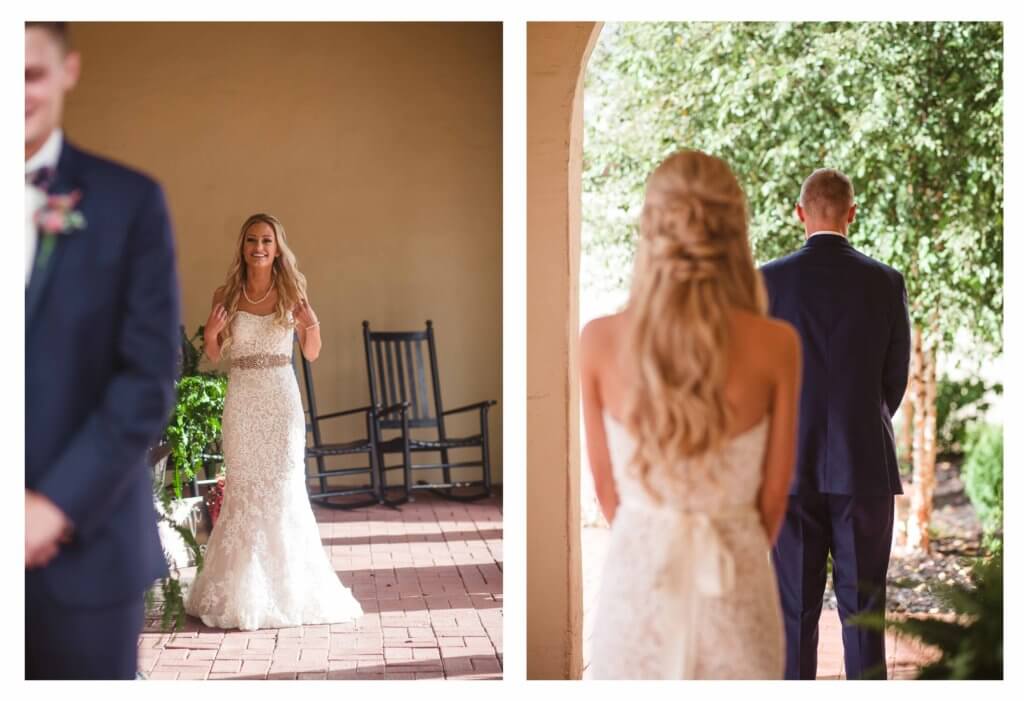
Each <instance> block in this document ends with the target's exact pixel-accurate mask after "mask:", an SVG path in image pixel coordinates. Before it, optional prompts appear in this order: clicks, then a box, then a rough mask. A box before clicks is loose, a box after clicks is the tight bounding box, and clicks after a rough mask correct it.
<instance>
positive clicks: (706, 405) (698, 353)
mask: <svg viewBox="0 0 1024 701" xmlns="http://www.w3.org/2000/svg"><path fill="white" fill-rule="evenodd" d="M639 228H640V240H639V244H638V246H637V254H636V263H635V269H634V274H633V281H632V286H631V288H630V296H629V302H628V306H627V308H628V309H629V314H628V318H629V322H628V329H629V330H628V338H629V348H630V350H631V353H630V354H629V356H628V362H629V363H630V364H631V366H632V367H631V369H632V371H633V372H634V373H635V381H634V382H633V383H632V387H633V391H632V393H631V395H630V396H629V397H628V398H627V405H626V416H625V421H626V424H627V427H628V428H629V430H630V432H631V433H632V434H633V435H634V436H636V438H637V450H636V454H635V455H634V456H633V461H632V463H631V467H632V469H633V470H635V473H634V474H636V476H637V477H638V478H639V480H640V482H641V483H642V484H643V485H644V486H645V488H646V489H647V491H648V492H649V493H650V494H651V495H652V496H653V497H654V498H656V499H658V498H660V497H659V495H658V494H656V493H655V490H654V489H653V488H652V486H651V471H652V469H654V467H655V466H657V465H661V466H664V467H665V469H668V470H671V469H672V468H673V466H675V465H678V464H679V462H680V460H681V459H682V458H685V457H693V456H704V455H707V454H712V453H714V451H716V450H717V449H719V448H720V447H721V446H722V444H723V442H724V439H725V435H726V427H727V425H728V424H729V419H730V410H729V407H728V406H727V405H726V402H725V397H724V386H725V379H726V371H727V368H726V361H727V357H728V349H729V341H730V338H729V312H730V310H731V309H734V308H738V309H743V310H746V311H749V312H753V313H755V314H760V315H763V314H765V312H766V309H767V295H766V293H765V289H764V283H763V281H762V279H761V275H760V273H759V272H758V271H757V269H756V268H755V267H754V258H753V254H752V253H751V250H750V241H749V238H748V213H747V201H746V197H745V196H744V194H743V190H742V188H741V187H740V184H739V182H738V181H737V180H736V176H735V175H733V173H732V171H731V170H730V169H729V166H728V165H727V164H726V163H725V161H723V160H721V159H720V158H715V157H714V156H709V155H707V154H704V153H701V152H699V151H680V152H678V153H675V154H673V155H672V156H669V157H668V158H667V159H665V161H663V162H662V163H661V165H659V166H658V167H657V168H656V169H655V170H654V172H653V173H652V174H651V175H650V177H649V178H648V180H647V191H646V195H645V197H644V206H643V212H642V214H641V217H640V226H639ZM669 476H670V477H671V475H669Z"/></svg>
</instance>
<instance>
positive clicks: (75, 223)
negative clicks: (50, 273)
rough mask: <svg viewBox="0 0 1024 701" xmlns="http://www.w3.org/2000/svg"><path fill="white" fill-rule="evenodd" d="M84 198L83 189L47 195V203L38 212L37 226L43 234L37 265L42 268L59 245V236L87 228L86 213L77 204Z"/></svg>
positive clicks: (36, 217)
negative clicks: (77, 207) (76, 207)
mask: <svg viewBox="0 0 1024 701" xmlns="http://www.w3.org/2000/svg"><path fill="white" fill-rule="evenodd" d="M81 200H82V192H81V190H73V191H71V192H69V193H66V194H53V195H47V196H46V203H45V204H44V205H43V206H42V207H40V208H39V211H37V212H36V216H35V221H36V227H38V229H39V232H40V233H41V234H42V235H43V236H42V241H41V242H40V249H39V256H38V257H37V258H36V267H39V268H42V267H43V266H45V265H46V262H47V261H48V260H49V258H50V254H51V253H53V247H54V246H56V245H57V237H58V236H64V235H66V234H70V233H72V232H73V231H77V230H79V229H84V228H85V215H83V214H82V212H81V211H80V210H78V209H75V206H76V205H77V204H78V203H79V202H80V201H81Z"/></svg>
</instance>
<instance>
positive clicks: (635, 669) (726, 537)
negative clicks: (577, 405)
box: [587, 414, 785, 679]
mask: <svg viewBox="0 0 1024 701" xmlns="http://www.w3.org/2000/svg"><path fill="white" fill-rule="evenodd" d="M604 424H605V431H606V434H607V436H608V448H609V453H610V455H611V460H612V471H613V474H614V476H615V483H616V486H617V489H618V493H619V508H618V510H617V512H616V514H615V520H614V523H613V524H612V528H611V534H610V537H609V544H608V551H607V555H606V559H605V564H604V570H603V572H602V577H601V585H600V586H601V590H600V594H599V597H598V602H597V607H596V612H595V614H594V615H595V621H594V632H593V636H592V638H591V655H590V659H591V662H590V666H589V669H588V673H587V677H588V678H593V679H781V678H782V674H783V666H784V662H785V647H784V633H783V627H782V616H781V613H780V608H779V595H778V590H777V589H776V583H775V572H774V570H773V568H772V564H771V559H770V552H771V545H770V543H769V542H768V538H767V536H766V534H765V532H764V527H763V526H762V525H761V519H760V515H759V513H758V510H757V506H756V503H757V502H756V500H757V493H758V489H759V487H760V485H761V478H762V474H761V471H762V467H761V466H762V461H763V459H764V451H765V444H766V441H767V438H768V420H767V418H766V419H764V420H762V421H761V422H760V423H759V424H758V425H757V426H754V427H753V428H751V429H750V430H748V431H746V432H744V433H742V434H740V435H738V436H736V437H734V438H732V439H731V440H730V441H729V442H728V443H727V444H726V446H725V447H724V448H723V449H722V450H721V451H720V452H719V453H718V454H717V455H715V456H713V457H712V456H709V457H708V459H707V460H706V461H704V463H703V464H700V463H699V462H698V461H689V460H688V461H686V463H684V464H682V465H680V466H679V467H678V468H677V469H676V470H675V471H674V472H675V473H676V477H675V478H674V479H671V480H670V479H668V478H667V476H666V474H665V471H660V472H659V471H658V470H652V471H651V475H650V479H651V483H652V486H653V488H654V489H655V490H656V492H657V493H658V494H661V495H662V501H661V503H658V502H656V501H654V500H653V499H652V498H651V496H650V495H649V494H648V492H647V491H646V490H645V489H644V486H643V485H642V484H640V483H639V481H638V480H637V479H636V478H634V477H633V476H632V475H630V474H629V472H630V471H629V470H627V465H628V464H629V461H630V459H631V458H632V456H633V452H634V450H635V441H634V440H633V438H632V436H631V435H630V434H629V433H628V432H627V430H626V428H625V427H624V426H622V425H621V424H619V423H618V422H617V421H616V420H615V419H613V418H612V417H611V416H609V415H608V414H605V416H604Z"/></svg>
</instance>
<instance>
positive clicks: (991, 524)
mask: <svg viewBox="0 0 1024 701" xmlns="http://www.w3.org/2000/svg"><path fill="white" fill-rule="evenodd" d="M966 452H967V459H966V460H965V461H964V466H963V472H962V474H963V479H964V487H965V491H966V492H967V496H968V497H970V499H971V503H972V504H973V505H974V509H975V511H977V512H978V519H979V520H980V521H981V525H982V528H984V529H985V534H986V536H988V537H992V536H995V535H997V534H999V533H1000V532H1001V531H1002V529H1003V429H1002V427H1001V426H995V425H992V424H980V425H977V426H975V427H974V428H973V429H972V430H971V431H970V433H969V436H968V439H967V446H966Z"/></svg>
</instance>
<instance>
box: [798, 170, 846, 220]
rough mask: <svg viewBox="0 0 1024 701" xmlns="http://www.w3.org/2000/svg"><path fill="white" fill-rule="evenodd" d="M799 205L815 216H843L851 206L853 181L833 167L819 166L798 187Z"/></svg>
mask: <svg viewBox="0 0 1024 701" xmlns="http://www.w3.org/2000/svg"><path fill="white" fill-rule="evenodd" d="M800 206H801V207H803V208H804V211H805V212H807V213H808V214H810V215H812V216H815V217H825V218H829V219H835V218H838V217H844V216H846V213H847V212H848V211H849V210H850V207H852V206H853V182H851V181H850V178H848V177H847V176H846V175H844V174H843V173H841V172H839V171H838V170H836V169H835V168H819V169H818V170H816V171H814V172H813V173H811V174H810V175H809V176H807V179H806V180H804V184H803V185H802V186H801V187H800Z"/></svg>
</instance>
